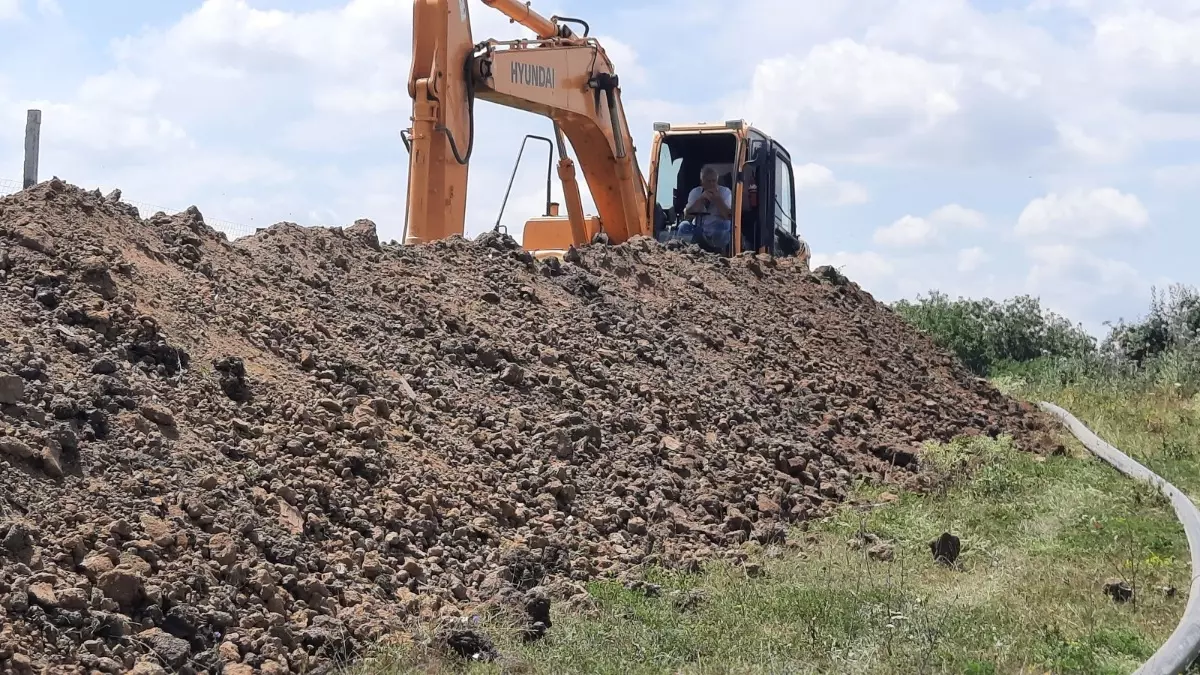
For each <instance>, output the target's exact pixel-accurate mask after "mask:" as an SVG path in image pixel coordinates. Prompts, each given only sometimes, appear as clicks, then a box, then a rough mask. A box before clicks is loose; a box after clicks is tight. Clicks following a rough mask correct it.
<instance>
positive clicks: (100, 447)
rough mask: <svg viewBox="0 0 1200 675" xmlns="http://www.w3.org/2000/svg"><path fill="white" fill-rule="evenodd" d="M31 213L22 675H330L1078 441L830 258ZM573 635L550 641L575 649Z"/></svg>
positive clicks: (60, 192)
mask: <svg viewBox="0 0 1200 675" xmlns="http://www.w3.org/2000/svg"><path fill="white" fill-rule="evenodd" d="M570 259H571V260H572V261H571V262H563V263H556V262H554V261H551V262H549V263H541V262H536V261H534V260H533V259H532V258H531V257H530V256H529V255H528V254H526V253H524V252H522V251H520V250H517V249H516V248H515V244H514V243H513V242H512V241H511V240H510V239H506V238H504V237H501V236H492V235H487V236H484V237H481V238H480V239H479V240H476V241H467V240H464V239H458V238H455V239H451V240H448V241H445V242H440V243H437V244H432V245H427V246H420V247H414V248H407V249H405V248H401V247H398V246H392V245H385V246H381V245H380V243H379V241H378V240H377V238H376V235H375V230H374V225H373V224H371V223H370V222H369V221H358V222H357V223H355V224H354V225H353V226H352V227H348V228H346V229H344V230H343V229H307V228H301V227H298V226H295V225H292V224H280V225H276V226H274V227H272V228H270V229H267V230H264V231H261V232H259V233H258V234H256V235H254V236H253V237H249V238H246V239H243V240H239V241H238V242H237V243H236V244H234V243H230V242H228V241H227V240H226V238H225V237H224V236H223V235H221V234H219V233H217V232H215V231H214V230H212V229H210V228H209V227H208V226H207V225H206V224H205V223H204V221H203V218H202V216H201V214H200V212H199V211H198V210H196V209H194V208H193V209H191V210H189V211H187V212H184V213H181V214H178V215H176V216H174V217H167V216H164V215H162V214H158V215H155V216H152V217H150V218H149V219H146V220H142V219H140V218H139V217H138V214H137V211H136V210H135V209H133V208H132V207H130V206H128V205H125V204H122V203H120V202H119V197H115V198H105V197H103V196H101V195H100V194H99V193H98V192H86V191H83V190H81V189H79V188H76V187H74V186H71V185H68V184H65V183H63V182H61V181H59V180H58V179H55V180H53V181H49V182H47V183H43V184H41V185H38V186H36V187H34V188H32V189H30V190H27V191H24V192H21V193H17V194H15V195H12V196H9V197H6V198H3V199H0V481H2V482H0V617H2V620H0V670H5V671H11V672H33V671H38V670H42V669H44V668H47V667H49V668H50V669H51V671H61V672H87V671H91V670H96V671H102V672H123V671H125V670H127V669H136V670H137V671H138V672H143V673H152V672H162V671H172V672H202V671H208V672H219V671H222V669H223V671H224V672H227V673H250V672H256V671H257V672H263V673H271V672H327V671H329V670H330V669H331V667H332V664H333V663H334V661H335V660H336V659H339V658H343V657H345V656H348V655H352V654H354V653H355V651H356V650H358V649H361V648H362V647H364V646H366V645H368V644H369V643H370V642H371V641H373V640H376V639H379V638H381V637H382V636H385V635H386V634H388V633H390V632H393V631H398V630H403V628H404V624H405V622H406V621H407V620H410V619H414V618H430V617H436V616H450V615H455V614H457V613H459V612H464V611H469V608H471V607H473V606H474V605H476V604H478V603H482V602H486V601H492V600H494V599H496V598H506V597H513V596H514V594H520V593H529V592H533V593H538V594H543V595H545V596H547V597H553V598H555V599H556V600H560V599H568V598H570V597H572V596H578V595H579V593H581V592H582V588H581V587H580V585H579V582H580V581H583V580H586V579H589V578H592V577H595V576H602V575H619V574H623V573H627V572H628V571H629V570H631V569H636V568H637V567H638V566H642V565H646V564H660V565H668V566H674V567H684V568H692V569H694V568H696V567H697V566H698V565H699V564H700V562H701V561H703V560H704V559H706V558H708V557H711V556H722V557H733V558H735V559H737V558H738V557H739V556H744V553H742V552H741V549H742V548H743V547H742V546H741V544H743V543H745V542H747V541H749V540H754V541H757V542H761V543H764V544H768V545H771V544H779V543H781V542H783V541H784V539H785V538H786V535H787V526H788V525H790V524H793V523H796V522H803V521H805V520H808V519H813V518H818V517H820V516H822V515H823V514H827V513H829V512H830V510H831V509H833V508H835V507H836V506H837V505H838V504H839V502H841V501H843V500H844V499H845V498H846V494H847V489H848V488H849V487H850V486H851V485H852V483H853V482H854V481H856V480H860V479H861V480H866V481H870V482H874V483H890V484H897V485H907V486H913V485H919V484H920V481H921V476H922V474H921V472H920V468H919V445H920V443H921V442H922V441H925V440H928V439H940V440H949V439H950V438H952V437H953V436H955V435H958V434H991V435H997V434H1001V433H1005V434H1012V435H1014V436H1015V437H1016V438H1017V439H1018V442H1019V443H1020V444H1021V445H1022V446H1023V447H1024V448H1026V449H1028V450H1031V451H1036V452H1046V451H1049V450H1050V449H1052V448H1051V443H1052V442H1051V441H1049V440H1048V439H1049V437H1048V435H1047V434H1046V429H1047V428H1048V427H1047V426H1046V424H1047V422H1046V421H1045V419H1044V418H1042V417H1041V416H1040V415H1039V414H1037V413H1035V412H1033V411H1031V410H1029V409H1028V408H1026V407H1022V406H1020V405H1019V404H1018V403H1017V402H1015V401H1012V400H1010V399H1008V398H1006V397H1004V396H1002V395H1001V394H999V393H998V392H997V391H995V390H994V389H992V388H991V387H990V386H988V385H987V384H986V383H985V382H982V381H980V380H978V379H976V378H975V377H973V376H972V375H971V374H970V373H969V372H968V371H966V370H965V369H964V368H963V367H962V366H961V365H959V364H958V362H957V361H956V360H954V359H953V358H952V357H950V356H949V355H948V354H947V353H945V352H943V351H941V350H939V349H937V348H935V347H934V346H933V345H932V344H931V343H930V342H929V341H928V340H926V339H925V338H923V337H922V336H920V335H918V334H916V333H915V332H914V331H913V330H911V329H910V328H908V327H907V326H906V325H905V324H904V323H903V322H902V320H901V319H900V318H899V317H898V316H896V315H895V314H893V313H892V312H891V311H890V310H889V309H888V308H886V307H885V306H884V305H882V304H880V303H878V302H877V301H875V300H874V299H873V298H872V297H871V296H870V295H869V294H868V293H866V292H864V291H862V290H861V289H860V288H859V287H858V286H857V285H855V284H854V283H852V282H850V281H849V280H847V279H845V278H844V277H842V276H841V275H839V274H838V273H837V272H836V271H834V270H832V269H829V268H822V269H818V270H816V271H815V272H813V273H810V272H809V271H808V270H805V269H802V268H799V267H797V266H795V265H793V264H792V262H791V261H787V260H769V259H762V258H753V257H743V258H738V259H735V260H724V259H718V258H716V257H714V256H710V255H708V254H704V253H702V252H700V251H698V250H697V249H694V248H693V249H690V250H689V249H668V248H666V247H663V246H661V245H659V244H657V243H656V242H653V241H651V240H644V239H643V240H635V241H633V242H630V243H628V244H625V245H622V246H615V247H604V246H591V247H587V248H585V249H584V250H583V251H582V252H581V254H580V255H579V256H574V255H572V256H570ZM551 630H553V629H551Z"/></svg>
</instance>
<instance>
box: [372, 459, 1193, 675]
mask: <svg viewBox="0 0 1200 675" xmlns="http://www.w3.org/2000/svg"><path fill="white" fill-rule="evenodd" d="M923 459H924V462H925V466H926V470H927V472H928V480H929V481H930V484H929V487H930V488H932V489H931V490H930V491H928V492H926V493H904V494H899V495H895V494H889V493H885V492H881V491H880V490H879V489H878V488H871V487H867V486H863V485H860V486H859V487H858V490H857V493H856V495H855V499H854V500H853V501H854V503H855V506H853V507H848V508H846V509H845V510H843V511H841V512H840V513H839V514H837V515H836V516H834V517H832V518H830V519H827V520H825V521H821V522H815V523H812V524H811V527H810V528H809V529H808V530H807V531H806V532H796V533H795V534H794V536H793V537H791V538H790V543H789V544H788V545H785V546H783V547H774V546H770V547H755V548H753V549H752V560H753V561H754V563H752V564H751V565H750V569H751V570H753V571H754V572H755V573H754V574H747V571H746V567H745V566H743V565H735V564H730V563H714V564H712V565H710V566H708V567H707V568H705V569H704V570H703V571H702V572H700V573H698V574H675V573H668V572H664V571H661V570H647V571H646V573H645V574H644V577H643V578H641V579H639V580H638V582H639V583H629V582H628V581H626V582H624V583H622V582H620V581H616V580H606V581H597V582H595V583H593V584H591V585H590V586H589V588H588V590H589V595H590V599H591V602H592V603H593V606H592V607H591V608H590V609H589V610H587V611H578V610H567V609H565V608H559V609H558V610H557V611H556V612H555V616H554V625H553V628H552V630H551V631H550V632H549V633H547V634H546V636H545V637H544V638H543V639H542V640H540V641H537V642H533V643H527V642H525V641H523V640H521V638H520V627H519V624H518V622H516V621H513V620H510V619H508V618H507V617H506V616H505V615H503V614H489V615H486V616H480V617H476V618H475V619H474V621H473V622H471V623H472V626H473V628H475V629H477V630H479V631H481V632H484V633H486V634H487V635H488V636H489V637H490V638H491V639H492V640H493V641H494V642H495V644H496V646H497V649H498V652H499V654H500V656H499V658H498V659H496V660H495V661H491V662H486V663H484V662H472V661H469V660H467V659H462V658H459V657H457V656H452V655H448V653H447V652H446V650H444V649H441V648H439V645H438V642H437V640H436V639H435V634H436V633H437V631H438V629H437V627H434V626H429V625H424V626H421V627H419V628H418V629H417V630H416V631H415V633H414V637H413V639H412V640H411V641H406V642H405V643H403V644H402V645H399V646H396V645H393V646H391V647H387V648H381V649H380V650H379V651H378V653H376V654H374V655H372V657H371V658H370V659H369V660H368V661H367V662H365V663H364V664H363V665H362V666H361V669H362V670H363V672H388V673H399V672H456V671H463V670H465V671H468V672H526V673H543V672H544V673H562V672H578V673H668V672H669V673H680V672H682V673H727V672H739V673H741V672H746V673H757V672H801V673H908V672H912V673H928V672H954V673H1008V672H1017V671H1023V670H1029V669H1032V670H1037V671H1039V672H1040V671H1044V670H1050V671H1052V672H1078V673H1126V672H1130V671H1131V670H1133V669H1135V668H1136V667H1137V665H1139V664H1140V663H1141V662H1142V661H1144V660H1145V659H1146V658H1147V657H1149V656H1150V655H1151V654H1152V653H1153V652H1154V650H1155V649H1156V648H1157V646H1158V645H1159V644H1161V643H1162V641H1163V640H1164V639H1166V637H1167V636H1168V635H1169V634H1170V632H1171V631H1172V630H1173V629H1174V626H1175V624H1176V622H1177V621H1178V619H1179V616H1180V615H1181V614H1182V611H1183V607H1184V604H1185V601H1186V600H1185V597H1186V592H1187V591H1186V589H1187V582H1188V578H1189V570H1188V556H1187V548H1186V541H1185V538H1184V535H1183V532H1182V528H1181V527H1180V526H1179V525H1178V523H1177V521H1176V520H1175V518H1174V514H1173V512H1172V510H1171V508H1170V505H1169V504H1168V503H1167V502H1166V501H1165V500H1164V499H1163V498H1161V497H1160V496H1158V495H1157V493H1154V492H1153V491H1151V490H1149V489H1148V488H1144V487H1142V486H1140V485H1138V484H1136V483H1134V482H1132V481H1129V480H1128V479H1125V478H1124V477H1122V476H1121V475H1119V474H1118V473H1117V472H1116V471H1114V470H1113V469H1111V468H1109V467H1108V466H1107V465H1106V464H1103V463H1101V462H1100V461H1098V460H1095V459H1092V458H1091V457H1090V455H1087V454H1086V453H1085V452H1084V451H1082V450H1081V449H1080V448H1078V447H1077V446H1074V445H1073V446H1072V451H1071V452H1070V453H1068V454H1067V455H1063V456H1058V457H1049V458H1046V457H1038V456H1034V455H1031V454H1027V453H1020V452H1017V451H1016V450H1015V449H1014V448H1013V447H1012V445H1011V444H1010V443H1009V442H1008V441H1007V439H1003V438H1002V439H1000V440H991V439H979V438H976V439H959V440H957V441H955V442H954V443H951V444H947V445H936V444H930V445H928V446H927V447H926V449H925V452H924V453H923ZM943 532H949V533H952V534H954V535H956V536H957V537H959V538H960V540H961V542H962V550H961V554H960V555H959V556H958V558H957V560H956V561H955V562H954V563H953V564H951V565H946V564H943V563H939V562H936V561H935V560H934V558H933V555H932V554H931V550H930V542H931V541H932V540H933V539H935V538H937V537H938V536H939V535H941V534H942V533H943ZM759 565H761V569H760V568H759ZM1106 583H1122V584H1124V585H1125V586H1127V587H1128V588H1130V589H1131V590H1132V598H1130V599H1128V600H1127V601H1124V602H1121V601H1118V600H1115V599H1114V598H1113V597H1112V596H1111V595H1110V594H1106V593H1105V584H1106Z"/></svg>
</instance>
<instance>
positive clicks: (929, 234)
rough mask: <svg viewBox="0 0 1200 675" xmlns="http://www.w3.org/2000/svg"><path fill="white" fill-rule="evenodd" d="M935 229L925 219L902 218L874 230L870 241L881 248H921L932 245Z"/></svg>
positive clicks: (935, 234)
mask: <svg viewBox="0 0 1200 675" xmlns="http://www.w3.org/2000/svg"><path fill="white" fill-rule="evenodd" d="M936 237H937V229H936V228H935V227H934V225H933V223H932V222H930V221H929V220H928V219H926V218H918V217H917V216H911V215H910V216H903V217H901V218H899V219H897V220H896V221H894V222H893V223H892V224H891V225H888V226H887V227H881V228H879V229H878V230H875V235H874V236H873V237H872V238H871V241H873V242H875V243H876V244H880V245H882V246H893V247H901V246H921V245H923V244H929V243H932V242H933V240H934V239H935V238H936Z"/></svg>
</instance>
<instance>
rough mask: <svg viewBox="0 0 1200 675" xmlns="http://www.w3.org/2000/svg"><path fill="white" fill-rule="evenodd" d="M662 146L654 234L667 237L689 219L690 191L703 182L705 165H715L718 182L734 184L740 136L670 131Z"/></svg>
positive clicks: (663, 237) (729, 186)
mask: <svg viewBox="0 0 1200 675" xmlns="http://www.w3.org/2000/svg"><path fill="white" fill-rule="evenodd" d="M660 148H661V149H660V150H659V156H658V168H657V171H658V177H657V179H658V180H657V185H656V192H657V194H656V196H655V199H656V201H657V202H658V207H659V208H658V209H656V211H657V212H658V217H657V218H655V231H654V235H655V237H657V238H658V239H659V240H665V239H667V238H671V237H673V236H674V231H675V228H676V227H677V226H678V225H679V223H680V222H681V221H682V220H684V219H685V218H684V216H683V211H684V209H685V208H686V207H687V198H688V193H690V192H691V191H692V188H694V187H696V186H697V185H699V184H700V170H701V169H702V168H704V167H705V166H709V165H711V166H713V167H714V168H716V169H717V173H718V175H719V177H718V179H717V182H718V183H719V184H720V185H723V186H725V187H727V188H732V187H733V181H734V167H735V166H736V164H735V162H736V159H737V157H736V153H737V137H736V136H735V135H734V134H732V133H729V134H725V133H722V134H713V133H706V134H700V133H695V134H688V133H675V134H667V135H665V136H663V139H662V145H661V146H660Z"/></svg>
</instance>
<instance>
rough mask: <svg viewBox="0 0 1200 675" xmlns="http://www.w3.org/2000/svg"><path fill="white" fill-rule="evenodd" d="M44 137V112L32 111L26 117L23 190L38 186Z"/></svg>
mask: <svg viewBox="0 0 1200 675" xmlns="http://www.w3.org/2000/svg"><path fill="white" fill-rule="evenodd" d="M41 135H42V111H41V110H30V111H28V112H26V116H25V179H24V181H22V186H21V189H22V190H28V189H29V188H31V187H33V186H34V185H37V174H38V150H39V141H40V140H41Z"/></svg>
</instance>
